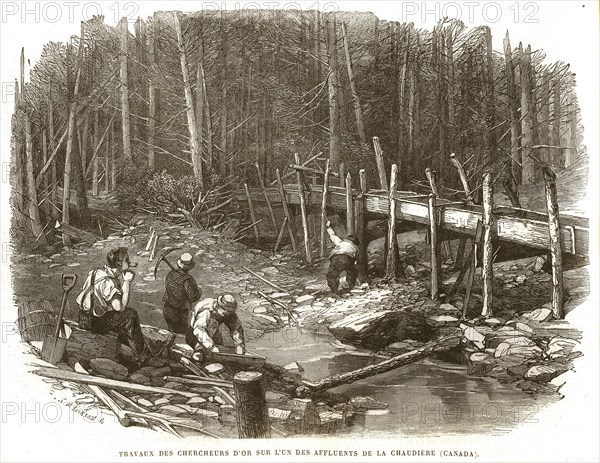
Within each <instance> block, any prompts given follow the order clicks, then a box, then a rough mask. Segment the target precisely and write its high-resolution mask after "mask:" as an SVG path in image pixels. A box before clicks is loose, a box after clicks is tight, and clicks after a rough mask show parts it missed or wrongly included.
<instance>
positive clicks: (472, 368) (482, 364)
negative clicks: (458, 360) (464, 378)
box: [467, 352, 495, 376]
mask: <svg viewBox="0 0 600 463" xmlns="http://www.w3.org/2000/svg"><path fill="white" fill-rule="evenodd" d="M494 366H495V364H494V359H493V358H492V357H490V356H489V355H487V354H484V353H482V352H475V353H473V354H471V355H470V356H469V360H468V362H467V374H468V375H473V376H485V375H486V374H488V373H489V372H490V371H492V370H493V369H494Z"/></svg>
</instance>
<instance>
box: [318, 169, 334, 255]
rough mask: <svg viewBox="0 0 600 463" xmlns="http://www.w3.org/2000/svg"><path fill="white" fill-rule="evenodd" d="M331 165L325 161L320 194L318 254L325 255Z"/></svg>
mask: <svg viewBox="0 0 600 463" xmlns="http://www.w3.org/2000/svg"><path fill="white" fill-rule="evenodd" d="M330 173H331V167H330V165H329V159H327V160H326V161H325V176H324V177H323V192H322V194H321V243H320V248H319V256H320V257H325V252H326V250H327V226H326V224H327V200H328V199H329V198H328V197H329V174H330Z"/></svg>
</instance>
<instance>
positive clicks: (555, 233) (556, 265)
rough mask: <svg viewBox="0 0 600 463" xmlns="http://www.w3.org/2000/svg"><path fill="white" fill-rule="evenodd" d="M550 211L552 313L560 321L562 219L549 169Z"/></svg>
mask: <svg viewBox="0 0 600 463" xmlns="http://www.w3.org/2000/svg"><path fill="white" fill-rule="evenodd" d="M543 173H544V185H545V187H546V207H547V209H548V231H549V234H550V263H551V264H552V311H553V312H554V316H555V317H556V318H558V319H563V318H565V311H564V306H563V302H564V286H563V265H562V244H561V241H560V218H559V213H558V197H557V194H556V174H555V173H554V172H552V170H550V169H549V168H547V167H545V168H544V169H543Z"/></svg>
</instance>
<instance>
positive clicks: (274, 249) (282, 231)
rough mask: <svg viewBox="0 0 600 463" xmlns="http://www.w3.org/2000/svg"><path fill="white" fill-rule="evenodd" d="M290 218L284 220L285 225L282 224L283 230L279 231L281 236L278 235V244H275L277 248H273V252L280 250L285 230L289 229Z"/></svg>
mask: <svg viewBox="0 0 600 463" xmlns="http://www.w3.org/2000/svg"><path fill="white" fill-rule="evenodd" d="M287 221H288V218H287V217H284V218H283V223H282V224H281V229H280V230H279V234H278V235H277V242H276V243H275V247H274V248H273V252H277V250H278V249H279V245H280V244H281V240H282V239H283V235H284V234H285V230H286V228H287Z"/></svg>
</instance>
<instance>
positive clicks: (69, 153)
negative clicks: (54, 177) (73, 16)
mask: <svg viewBox="0 0 600 463" xmlns="http://www.w3.org/2000/svg"><path fill="white" fill-rule="evenodd" d="M84 32H85V29H84V23H83V22H82V23H81V39H80V40H81V44H83V40H84V36H85V35H84ZM70 50H71V46H70V45H69V47H68V48H67V54H69V53H70V52H71V51H70ZM82 58H83V46H81V45H80V46H79V50H78V60H77V63H76V68H77V70H76V71H75V72H76V75H75V85H74V87H73V92H72V93H71V102H70V103H69V120H68V125H67V146H66V148H65V164H64V169H63V197H62V220H61V222H64V223H66V224H69V223H70V201H71V169H72V167H73V166H72V164H73V157H74V155H73V142H74V141H75V128H76V127H75V112H76V110H77V96H78V94H79V83H80V81H81V60H82ZM77 161H78V163H79V167H81V161H80V160H79V159H78V160H77ZM63 244H65V245H70V244H71V237H70V236H68V235H67V234H65V233H63Z"/></svg>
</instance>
